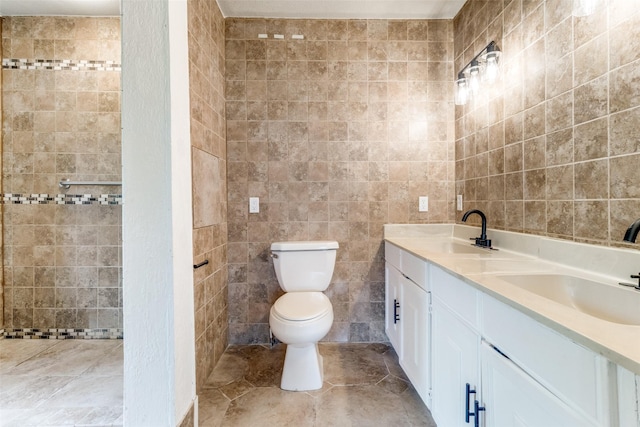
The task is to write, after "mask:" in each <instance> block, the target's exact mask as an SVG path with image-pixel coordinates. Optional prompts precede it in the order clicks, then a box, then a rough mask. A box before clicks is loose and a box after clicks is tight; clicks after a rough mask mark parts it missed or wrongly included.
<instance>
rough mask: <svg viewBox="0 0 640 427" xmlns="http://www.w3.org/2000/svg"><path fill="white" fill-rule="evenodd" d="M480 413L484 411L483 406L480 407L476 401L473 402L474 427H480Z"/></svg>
mask: <svg viewBox="0 0 640 427" xmlns="http://www.w3.org/2000/svg"><path fill="white" fill-rule="evenodd" d="M480 411H486V408H485V407H484V406H480V403H479V402H478V401H477V400H474V401H473V416H474V420H473V421H474V423H473V425H474V427H480Z"/></svg>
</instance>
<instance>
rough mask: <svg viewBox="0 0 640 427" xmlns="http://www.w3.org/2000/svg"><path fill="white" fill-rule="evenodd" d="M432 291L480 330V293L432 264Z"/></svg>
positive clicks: (434, 295) (436, 296) (435, 296)
mask: <svg viewBox="0 0 640 427" xmlns="http://www.w3.org/2000/svg"><path fill="white" fill-rule="evenodd" d="M429 274H430V276H431V278H430V279H431V280H430V284H431V292H432V294H433V297H434V298H438V299H439V300H440V301H441V302H442V303H444V304H445V305H446V306H448V307H449V308H450V309H451V310H452V311H453V312H455V313H456V314H457V315H458V316H459V317H460V318H461V319H463V320H464V321H466V322H467V323H468V324H469V325H470V326H471V327H472V328H474V329H475V330H476V331H477V330H479V318H478V317H479V315H478V303H479V293H478V291H477V290H476V289H474V288H473V287H471V286H470V285H468V284H467V283H465V282H463V281H462V280H460V279H458V278H456V277H454V276H452V275H450V274H449V273H446V272H444V271H443V270H441V269H440V268H438V267H435V266H431V268H430V272H429Z"/></svg>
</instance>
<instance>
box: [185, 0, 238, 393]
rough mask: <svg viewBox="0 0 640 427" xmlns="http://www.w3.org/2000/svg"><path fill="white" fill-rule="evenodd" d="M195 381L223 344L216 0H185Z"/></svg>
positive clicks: (220, 60) (222, 165)
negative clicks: (189, 109)
mask: <svg viewBox="0 0 640 427" xmlns="http://www.w3.org/2000/svg"><path fill="white" fill-rule="evenodd" d="M187 7H188V17H189V29H188V31H189V91H190V94H189V95H190V103H191V145H192V148H191V153H192V177H193V245H194V247H193V262H194V264H198V263H200V262H203V261H205V260H208V261H209V264H207V265H205V266H203V267H201V268H198V269H196V270H194V286H195V289H194V297H195V304H194V307H195V310H196V312H195V328H196V331H195V335H196V385H197V390H198V391H199V390H200V389H201V387H202V384H203V383H204V381H205V380H206V379H207V377H208V376H209V374H210V373H211V370H212V369H213V367H214V366H215V364H216V363H217V361H218V360H219V359H220V356H221V355H222V352H223V351H224V350H225V349H226V348H227V342H228V341H227V333H228V321H227V319H228V316H227V311H228V308H227V307H228V304H227V167H226V142H225V132H226V129H225V117H224V116H225V113H224V112H225V105H224V69H225V68H224V18H223V17H222V14H221V13H220V10H219V9H218V5H217V3H216V2H215V1H210V0H189V1H188V2H187Z"/></svg>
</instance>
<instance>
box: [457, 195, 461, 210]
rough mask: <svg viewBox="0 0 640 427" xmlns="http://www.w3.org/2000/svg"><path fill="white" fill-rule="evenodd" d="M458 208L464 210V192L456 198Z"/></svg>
mask: <svg viewBox="0 0 640 427" xmlns="http://www.w3.org/2000/svg"><path fill="white" fill-rule="evenodd" d="M456 209H457V210H459V211H461V210H462V194H458V197H457V198H456Z"/></svg>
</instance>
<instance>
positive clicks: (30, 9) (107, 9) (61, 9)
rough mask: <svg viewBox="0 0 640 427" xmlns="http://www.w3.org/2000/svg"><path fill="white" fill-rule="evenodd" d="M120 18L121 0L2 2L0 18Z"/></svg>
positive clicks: (17, 0) (18, 0) (3, 0)
mask: <svg viewBox="0 0 640 427" xmlns="http://www.w3.org/2000/svg"><path fill="white" fill-rule="evenodd" d="M46 15H63V16H73V15H79V16H118V15H120V0H0V16H46Z"/></svg>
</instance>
